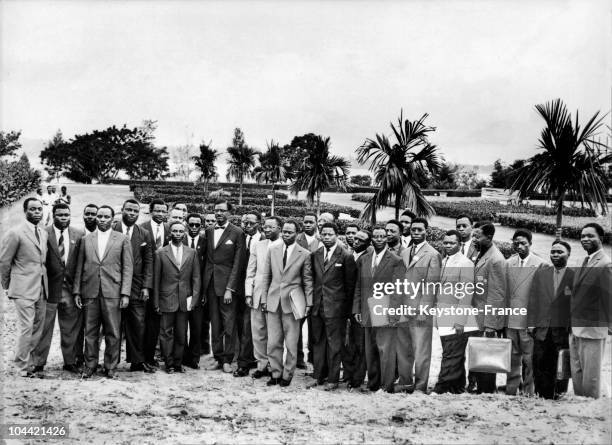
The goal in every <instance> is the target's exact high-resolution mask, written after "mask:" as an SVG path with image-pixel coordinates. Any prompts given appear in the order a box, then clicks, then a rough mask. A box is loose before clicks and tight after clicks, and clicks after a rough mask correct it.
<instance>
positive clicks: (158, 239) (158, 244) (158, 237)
mask: <svg viewBox="0 0 612 445" xmlns="http://www.w3.org/2000/svg"><path fill="white" fill-rule="evenodd" d="M160 231H161V230H160V228H159V225H158V226H157V231H156V232H155V247H156V248H158V249H159V248H160V247H161V245H162V239H161V234H160V233H159V232H160Z"/></svg>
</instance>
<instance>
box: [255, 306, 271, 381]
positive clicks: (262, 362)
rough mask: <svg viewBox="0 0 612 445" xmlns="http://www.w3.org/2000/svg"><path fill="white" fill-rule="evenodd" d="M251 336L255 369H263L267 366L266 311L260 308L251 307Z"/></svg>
mask: <svg viewBox="0 0 612 445" xmlns="http://www.w3.org/2000/svg"><path fill="white" fill-rule="evenodd" d="M251 336H252V338H253V354H254V356H255V360H257V369H258V370H260V371H263V370H264V369H266V368H267V366H268V325H267V323H266V313H265V312H264V311H262V310H260V309H251Z"/></svg>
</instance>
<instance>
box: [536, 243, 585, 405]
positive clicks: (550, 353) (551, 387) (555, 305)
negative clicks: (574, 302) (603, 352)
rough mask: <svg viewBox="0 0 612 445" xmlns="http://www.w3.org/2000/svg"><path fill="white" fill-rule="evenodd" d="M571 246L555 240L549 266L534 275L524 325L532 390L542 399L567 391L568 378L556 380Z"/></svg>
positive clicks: (565, 334)
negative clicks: (530, 338)
mask: <svg viewBox="0 0 612 445" xmlns="http://www.w3.org/2000/svg"><path fill="white" fill-rule="evenodd" d="M571 251H572V248H571V247H570V245H569V244H568V243H566V242H565V241H561V240H557V241H554V242H553V244H552V246H551V248H550V261H551V263H552V265H549V264H543V265H542V266H541V267H539V268H538V269H537V270H536V271H535V274H534V277H533V282H532V285H531V296H532V298H530V299H529V308H528V311H527V326H529V328H528V330H529V331H531V335H532V336H533V339H534V346H533V377H534V391H535V393H536V394H537V395H539V396H540V397H544V398H545V399H557V398H558V397H559V396H560V395H561V394H563V393H565V392H566V391H567V385H568V382H569V379H557V359H558V357H559V351H560V350H562V349H569V326H570V300H571V297H572V285H573V283H574V271H573V270H572V269H570V268H568V267H567V260H568V258H569V256H570V253H571Z"/></svg>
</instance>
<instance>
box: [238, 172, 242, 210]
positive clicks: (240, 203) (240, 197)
mask: <svg viewBox="0 0 612 445" xmlns="http://www.w3.org/2000/svg"><path fill="white" fill-rule="evenodd" d="M238 179H239V181H240V196H239V197H238V205H240V206H241V205H242V175H240V177H239V178H238Z"/></svg>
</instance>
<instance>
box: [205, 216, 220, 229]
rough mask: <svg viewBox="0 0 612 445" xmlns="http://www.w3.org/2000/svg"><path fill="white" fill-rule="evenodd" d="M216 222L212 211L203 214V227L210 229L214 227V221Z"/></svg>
mask: <svg viewBox="0 0 612 445" xmlns="http://www.w3.org/2000/svg"><path fill="white" fill-rule="evenodd" d="M216 222H217V220H216V218H215V214H214V213H207V214H205V215H204V228H205V229H210V228H212V227H215V223H216Z"/></svg>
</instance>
